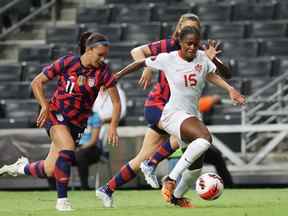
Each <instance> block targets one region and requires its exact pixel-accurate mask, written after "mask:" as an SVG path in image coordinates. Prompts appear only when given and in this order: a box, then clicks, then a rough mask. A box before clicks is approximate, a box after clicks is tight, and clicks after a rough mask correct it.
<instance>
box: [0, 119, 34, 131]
mask: <svg viewBox="0 0 288 216" xmlns="http://www.w3.org/2000/svg"><path fill="white" fill-rule="evenodd" d="M33 126H34V125H33V123H32V122H31V121H29V119H27V118H24V119H19V118H17V119H14V118H3V119H0V129H12V128H15V129H18V128H31V127H33Z"/></svg>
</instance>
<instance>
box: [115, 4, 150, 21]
mask: <svg viewBox="0 0 288 216" xmlns="http://www.w3.org/2000/svg"><path fill="white" fill-rule="evenodd" d="M153 7H154V6H153V4H151V5H150V4H148V5H146V6H143V5H133V6H131V7H130V6H129V5H114V6H113V7H112V8H111V22H114V23H122V22H128V23H137V24H139V23H147V22H150V21H151V14H152V8H153Z"/></svg>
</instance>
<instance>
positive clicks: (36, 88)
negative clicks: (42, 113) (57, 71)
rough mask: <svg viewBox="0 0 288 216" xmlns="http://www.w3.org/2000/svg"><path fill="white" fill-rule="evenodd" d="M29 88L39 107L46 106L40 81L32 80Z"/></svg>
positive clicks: (46, 102)
mask: <svg viewBox="0 0 288 216" xmlns="http://www.w3.org/2000/svg"><path fill="white" fill-rule="evenodd" d="M31 87H32V91H33V94H34V96H35V98H36V100H37V101H38V103H39V104H40V105H41V107H44V106H48V101H47V99H46V97H45V93H44V84H43V83H42V82H41V81H40V80H37V79H34V80H33V81H32V83H31Z"/></svg>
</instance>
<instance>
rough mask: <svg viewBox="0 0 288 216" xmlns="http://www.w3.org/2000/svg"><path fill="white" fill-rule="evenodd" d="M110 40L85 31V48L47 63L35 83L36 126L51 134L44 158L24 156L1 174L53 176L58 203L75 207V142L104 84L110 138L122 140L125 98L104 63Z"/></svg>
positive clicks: (61, 206)
mask: <svg viewBox="0 0 288 216" xmlns="http://www.w3.org/2000/svg"><path fill="white" fill-rule="evenodd" d="M109 44H110V42H109V40H108V39H107V37H106V36H104V35H102V34H99V33H91V32H88V33H83V34H82V36H81V38H80V54H81V56H76V55H67V56H63V57H61V58H59V59H58V60H56V61H55V62H54V63H52V64H51V65H49V66H47V67H45V68H44V69H43V71H42V72H41V73H40V74H39V75H37V76H36V77H35V78H34V80H33V81H32V83H31V86H32V90H33V93H34V95H35V98H36V99H37V101H38V103H39V104H40V105H41V111H40V114H39V116H38V118H37V126H38V127H40V128H41V127H44V128H45V129H46V130H47V132H48V135H49V137H50V139H51V141H52V142H51V146H50V151H49V153H48V156H47V157H46V159H45V160H41V161H36V162H33V163H29V161H28V159H27V158H24V157H22V158H20V159H19V160H18V161H17V162H16V163H14V164H12V165H5V166H3V167H2V168H1V169H0V175H2V174H9V175H12V176H17V175H27V176H35V177H39V178H47V177H50V178H51V177H54V178H55V180H56V188H57V198H58V199H57V202H56V209H57V210H58V211H71V210H73V209H72V206H71V203H70V201H69V199H68V194H67V192H68V183H69V179H70V172H71V166H72V165H74V164H75V147H76V145H77V143H78V139H79V138H80V137H81V135H82V133H83V131H84V129H85V127H86V123H87V119H88V117H89V115H90V114H91V111H92V106H93V103H94V101H95V99H96V97H97V95H98V92H99V90H100V88H101V87H102V86H104V87H105V88H106V89H107V91H108V93H109V95H110V97H111V100H112V103H113V115H112V120H111V124H110V128H109V132H108V140H109V143H111V144H113V145H117V144H118V135H117V126H118V122H119V118H120V111H121V104H120V98H119V94H118V90H117V88H116V86H115V85H116V82H115V79H114V78H113V76H112V74H111V72H110V69H109V66H108V65H107V64H106V63H104V59H105V58H106V56H107V55H108V51H109ZM56 77H58V82H57V88H56V90H55V92H54V94H53V97H52V99H51V100H50V101H48V100H47V99H46V97H45V92H44V86H45V85H46V84H47V83H48V82H49V81H50V80H53V79H54V78H56Z"/></svg>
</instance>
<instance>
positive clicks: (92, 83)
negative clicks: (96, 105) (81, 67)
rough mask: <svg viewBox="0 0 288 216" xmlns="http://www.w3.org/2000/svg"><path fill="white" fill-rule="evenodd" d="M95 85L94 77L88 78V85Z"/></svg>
mask: <svg viewBox="0 0 288 216" xmlns="http://www.w3.org/2000/svg"><path fill="white" fill-rule="evenodd" d="M94 85H95V80H94V78H88V86H89V87H91V88H92V87H93V86H94Z"/></svg>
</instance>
